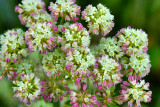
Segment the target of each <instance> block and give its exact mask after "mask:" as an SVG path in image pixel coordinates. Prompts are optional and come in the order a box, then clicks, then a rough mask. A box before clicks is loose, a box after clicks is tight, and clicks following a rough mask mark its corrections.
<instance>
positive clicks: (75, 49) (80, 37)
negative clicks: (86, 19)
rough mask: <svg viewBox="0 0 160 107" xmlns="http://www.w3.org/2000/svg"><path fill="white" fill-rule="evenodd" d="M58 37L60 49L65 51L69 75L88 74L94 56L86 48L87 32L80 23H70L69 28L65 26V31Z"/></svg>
mask: <svg viewBox="0 0 160 107" xmlns="http://www.w3.org/2000/svg"><path fill="white" fill-rule="evenodd" d="M61 28H63V27H61ZM62 33H63V32H62ZM58 39H60V41H61V45H62V47H61V48H62V50H64V51H65V52H66V69H67V70H68V71H71V73H70V74H71V76H72V77H73V78H74V77H77V76H80V77H83V76H89V75H90V71H89V70H88V67H89V66H91V65H93V64H94V63H95V58H94V56H93V55H92V54H91V52H90V49H89V48H88V47H89V44H90V36H89V33H88V32H87V30H86V29H85V28H84V27H83V26H82V24H81V23H74V24H71V25H70V26H69V28H65V32H64V33H63V35H62V36H61V37H59V38H58ZM70 74H69V75H70Z"/></svg>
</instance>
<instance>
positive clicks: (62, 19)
mask: <svg viewBox="0 0 160 107" xmlns="http://www.w3.org/2000/svg"><path fill="white" fill-rule="evenodd" d="M63 21H64V18H63V17H62V18H61V21H60V25H61V24H62V23H63Z"/></svg>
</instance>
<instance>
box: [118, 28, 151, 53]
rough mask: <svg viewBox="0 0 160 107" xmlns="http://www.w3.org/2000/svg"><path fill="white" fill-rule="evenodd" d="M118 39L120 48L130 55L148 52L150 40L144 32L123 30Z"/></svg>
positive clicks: (130, 29) (131, 29)
mask: <svg viewBox="0 0 160 107" xmlns="http://www.w3.org/2000/svg"><path fill="white" fill-rule="evenodd" d="M116 37H117V38H118V39H119V40H118V46H121V49H122V50H123V51H124V52H125V53H126V54H128V55H132V54H138V53H142V52H144V53H146V52H147V50H148V47H147V46H148V38H147V34H146V33H145V32H144V31H143V30H141V29H140V30H138V29H137V30H136V29H133V28H131V27H130V26H129V27H128V28H123V29H121V30H120V31H119V32H118V33H117V34H116Z"/></svg>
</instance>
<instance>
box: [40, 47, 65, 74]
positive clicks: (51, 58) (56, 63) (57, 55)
mask: <svg viewBox="0 0 160 107" xmlns="http://www.w3.org/2000/svg"><path fill="white" fill-rule="evenodd" d="M65 57H66V56H65V53H64V51H62V50H61V48H56V49H55V50H54V51H53V52H49V53H48V54H47V55H45V54H44V55H43V59H42V64H43V66H42V68H43V70H44V72H45V73H46V75H47V76H49V77H50V76H53V75H55V74H57V73H65V63H66V60H65Z"/></svg>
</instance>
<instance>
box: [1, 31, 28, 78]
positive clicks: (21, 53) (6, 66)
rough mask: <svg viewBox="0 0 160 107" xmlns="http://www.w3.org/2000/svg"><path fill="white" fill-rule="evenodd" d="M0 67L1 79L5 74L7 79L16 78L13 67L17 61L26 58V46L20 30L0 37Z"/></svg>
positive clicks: (22, 32) (8, 32)
mask: <svg viewBox="0 0 160 107" xmlns="http://www.w3.org/2000/svg"><path fill="white" fill-rule="evenodd" d="M1 44H2V46H1V52H0V55H1V57H0V59H1V62H0V64H1V67H2V70H3V74H2V77H4V74H5V72H7V75H8V78H9V79H11V80H13V79H14V77H16V76H17V73H16V72H15V71H14V68H13V66H14V65H15V63H17V61H19V60H21V59H23V57H26V56H27V49H26V44H25V41H24V31H23V30H22V29H13V30H8V31H7V32H5V33H4V35H1Z"/></svg>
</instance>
